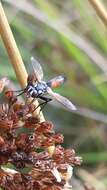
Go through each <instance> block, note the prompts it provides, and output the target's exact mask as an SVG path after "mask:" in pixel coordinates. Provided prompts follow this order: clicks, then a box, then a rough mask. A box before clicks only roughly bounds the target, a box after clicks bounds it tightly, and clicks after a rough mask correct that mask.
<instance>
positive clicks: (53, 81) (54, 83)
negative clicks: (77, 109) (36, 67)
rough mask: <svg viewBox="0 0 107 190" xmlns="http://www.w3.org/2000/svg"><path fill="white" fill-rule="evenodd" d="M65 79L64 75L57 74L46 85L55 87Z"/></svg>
mask: <svg viewBox="0 0 107 190" xmlns="http://www.w3.org/2000/svg"><path fill="white" fill-rule="evenodd" d="M65 80H66V77H64V76H58V77H55V78H53V79H51V80H50V81H48V82H47V85H48V86H49V87H51V88H56V87H59V86H61V85H62V84H63V83H64V82H65Z"/></svg>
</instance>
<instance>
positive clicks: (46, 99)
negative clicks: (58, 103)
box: [33, 95, 52, 112]
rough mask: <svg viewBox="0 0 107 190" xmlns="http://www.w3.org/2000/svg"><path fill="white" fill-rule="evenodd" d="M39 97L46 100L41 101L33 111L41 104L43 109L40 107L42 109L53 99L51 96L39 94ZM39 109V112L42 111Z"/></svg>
mask: <svg viewBox="0 0 107 190" xmlns="http://www.w3.org/2000/svg"><path fill="white" fill-rule="evenodd" d="M38 98H40V99H41V100H43V101H44V102H42V103H40V104H39V105H38V106H37V107H36V108H35V109H34V110H33V112H34V111H35V110H36V109H37V108H38V107H40V106H42V107H41V109H40V111H41V110H42V109H43V108H44V107H45V105H46V104H47V103H48V102H50V101H51V100H52V99H51V98H47V97H44V96H40V95H39V96H38ZM40 111H39V112H40Z"/></svg>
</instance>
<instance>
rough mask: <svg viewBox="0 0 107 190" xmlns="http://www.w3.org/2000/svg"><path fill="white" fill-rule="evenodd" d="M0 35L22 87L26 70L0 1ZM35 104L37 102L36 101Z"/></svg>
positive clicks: (24, 82) (25, 80) (41, 118)
mask: <svg viewBox="0 0 107 190" xmlns="http://www.w3.org/2000/svg"><path fill="white" fill-rule="evenodd" d="M0 35H1V38H2V40H3V42H4V45H5V48H6V50H7V53H8V55H9V58H10V63H11V64H12V66H13V68H14V70H15V73H16V76H17V79H18V81H19V83H20V85H21V87H22V88H24V87H25V86H26V84H27V76H28V75H27V72H26V69H25V66H24V63H23V61H22V57H21V55H20V52H19V50H18V47H17V45H16V42H15V39H14V37H13V34H12V31H11V28H10V26H9V23H8V20H7V18H6V15H5V12H4V10H3V7H2V4H1V2H0ZM35 104H36V106H37V105H38V102H37V101H36V103H35ZM38 111H39V109H37V110H36V112H35V115H37V113H38ZM44 120H45V119H44V116H43V114H42V112H40V121H44ZM48 151H49V153H50V154H52V153H53V151H54V146H52V147H49V150H48Z"/></svg>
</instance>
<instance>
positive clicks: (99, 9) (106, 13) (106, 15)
mask: <svg viewBox="0 0 107 190" xmlns="http://www.w3.org/2000/svg"><path fill="white" fill-rule="evenodd" d="M89 2H90V3H91V4H92V6H93V8H94V9H95V11H96V13H97V15H98V16H99V17H100V18H101V20H102V22H103V23H104V24H105V25H106V26H107V10H106V9H105V7H104V6H103V4H102V3H101V2H100V1H99V0H89Z"/></svg>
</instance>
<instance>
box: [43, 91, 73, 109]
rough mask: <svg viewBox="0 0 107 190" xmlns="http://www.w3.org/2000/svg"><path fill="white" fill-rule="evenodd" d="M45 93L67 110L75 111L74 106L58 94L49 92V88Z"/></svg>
mask: <svg viewBox="0 0 107 190" xmlns="http://www.w3.org/2000/svg"><path fill="white" fill-rule="evenodd" d="M47 92H48V93H49V94H50V95H51V96H52V97H53V98H54V99H56V100H57V101H58V102H60V103H61V104H62V105H64V106H65V107H66V108H68V109H69V110H76V107H75V105H74V104H73V103H72V102H71V101H69V100H68V99H67V98H65V97H63V96H61V95H60V94H58V93H55V92H53V91H52V90H51V88H48V89H47Z"/></svg>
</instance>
